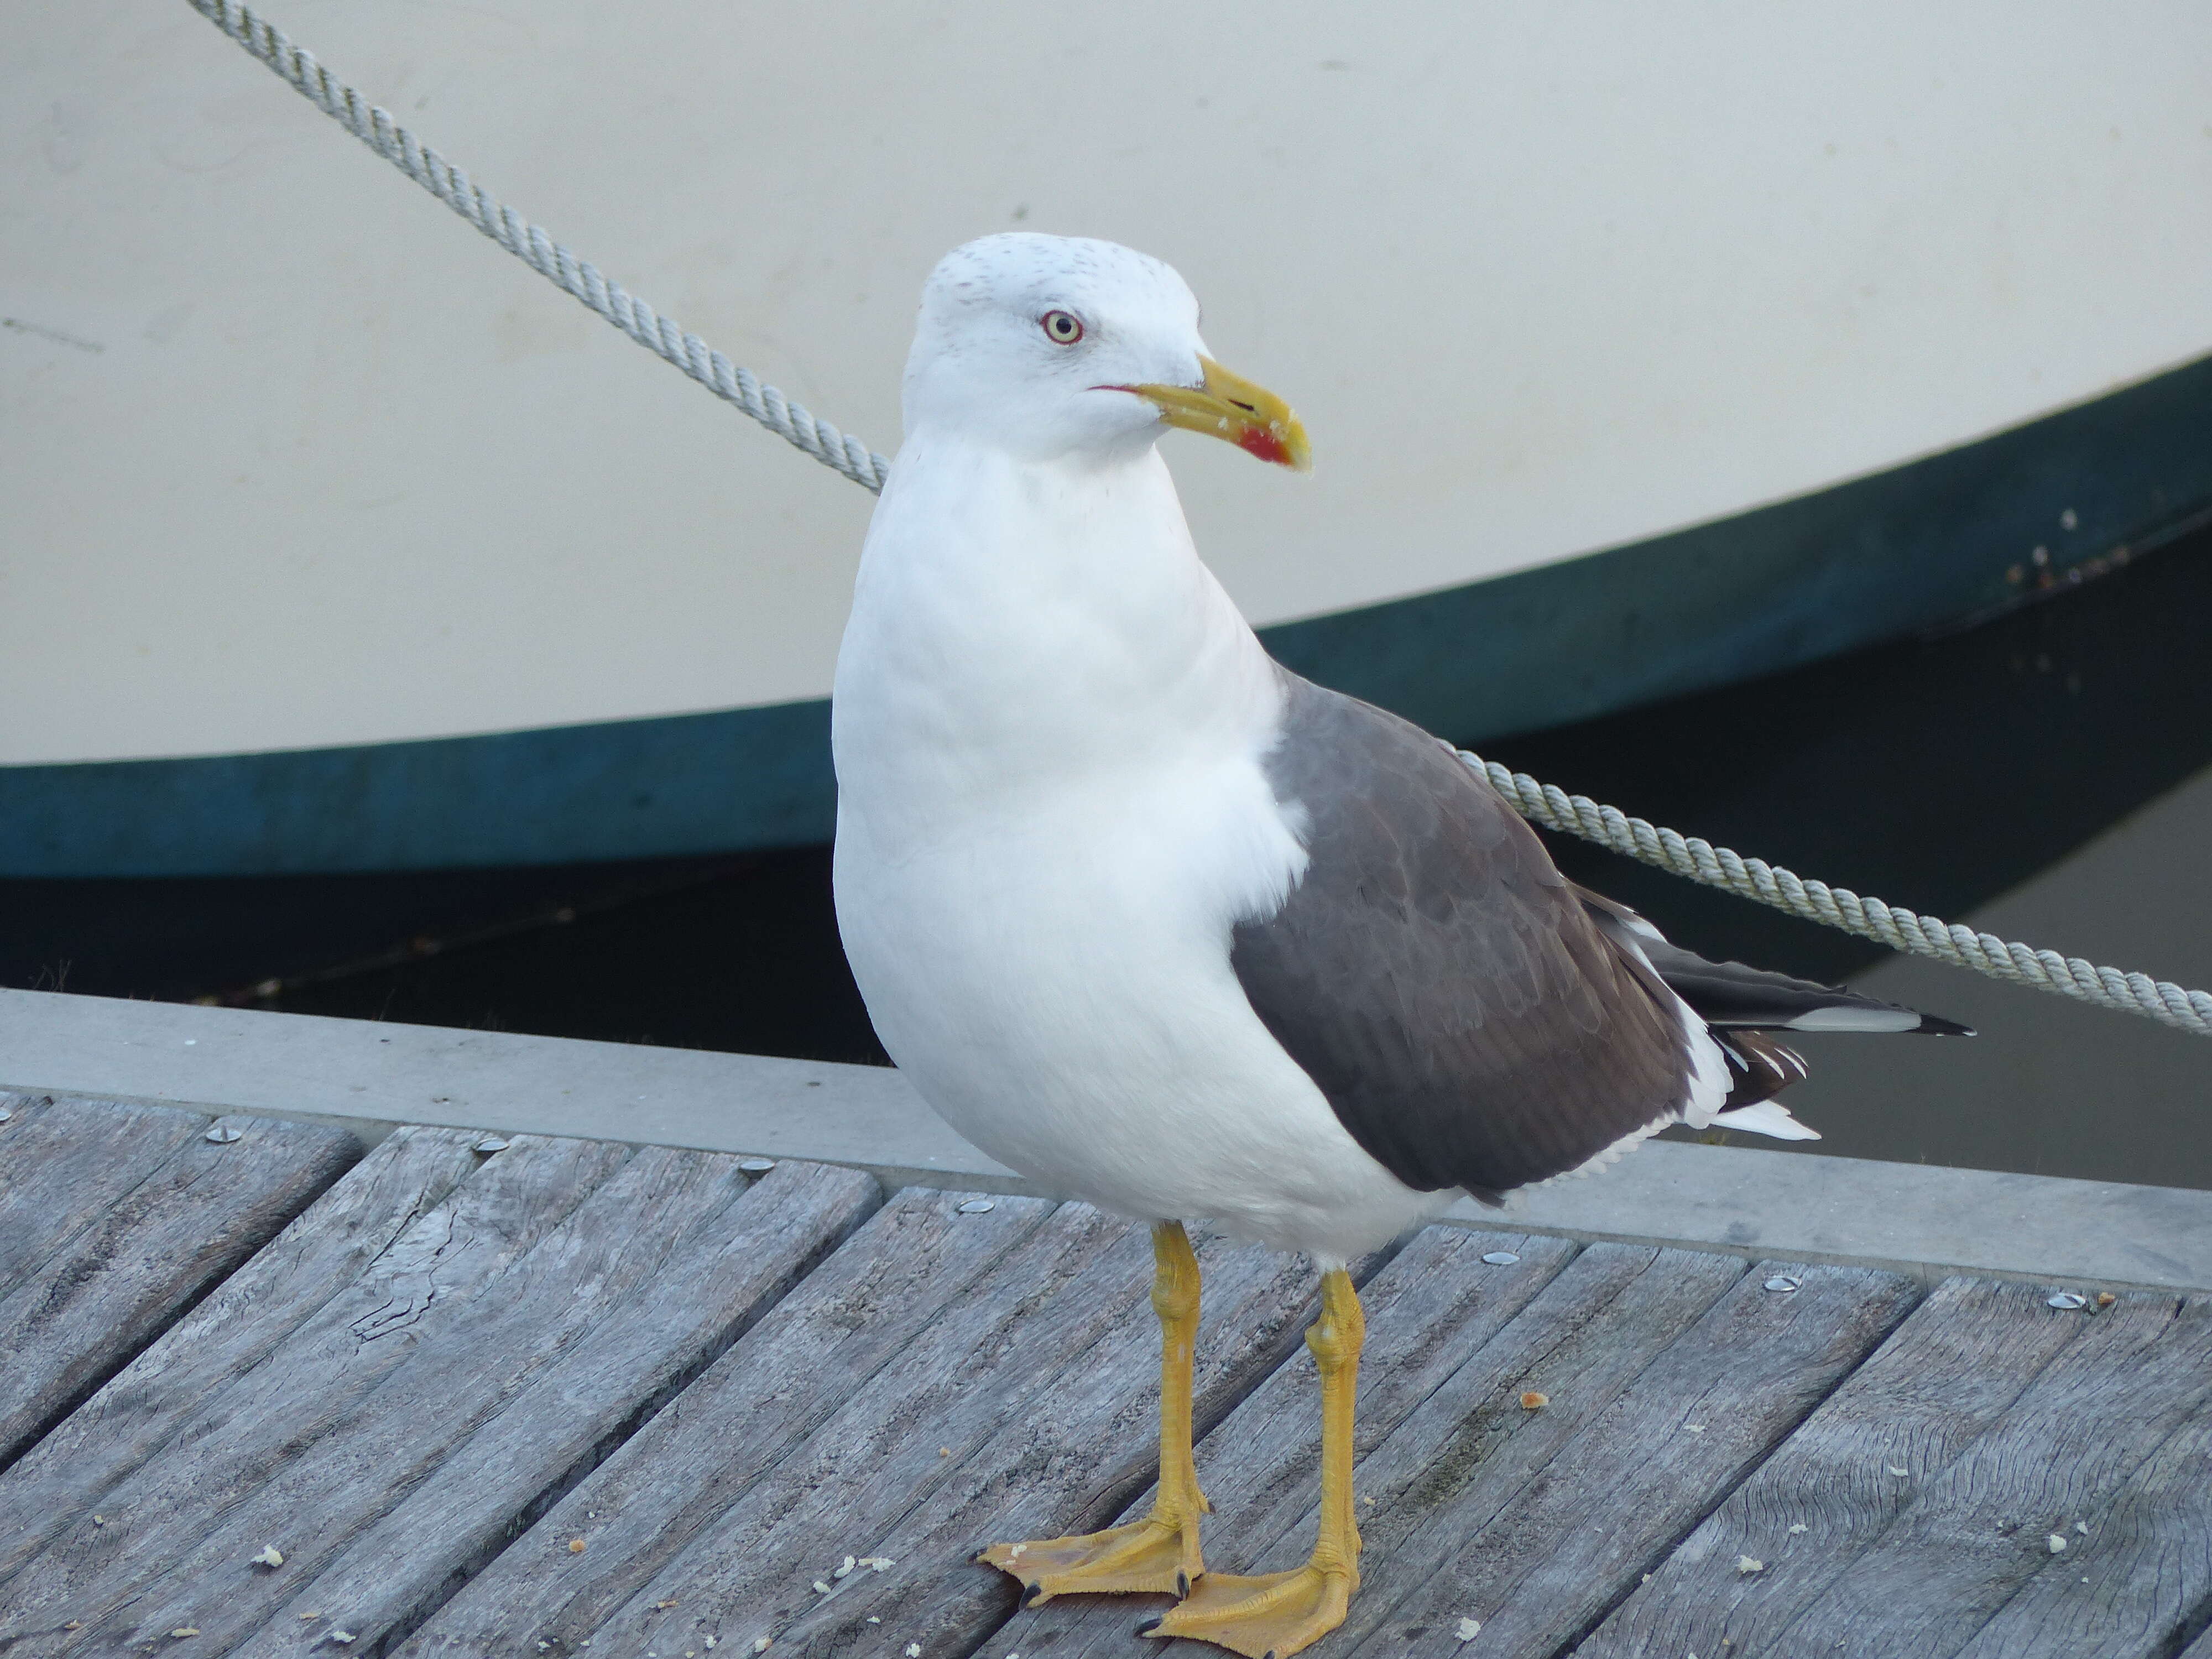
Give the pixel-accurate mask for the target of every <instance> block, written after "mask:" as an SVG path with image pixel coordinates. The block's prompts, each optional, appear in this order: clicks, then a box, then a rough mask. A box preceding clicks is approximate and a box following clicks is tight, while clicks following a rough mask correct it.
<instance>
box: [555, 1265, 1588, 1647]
mask: <svg viewBox="0 0 2212 1659" xmlns="http://www.w3.org/2000/svg"><path fill="white" fill-rule="evenodd" d="M1476 1237H1477V1236H1476V1235H1474V1234H1470V1233H1468V1232H1465V1231H1461V1230H1457V1229H1437V1230H1434V1231H1431V1232H1430V1233H1426V1234H1424V1235H1422V1236H1421V1237H1419V1238H1418V1239H1417V1240H1416V1241H1414V1243H1413V1244H1412V1245H1410V1246H1409V1247H1408V1249H1407V1252H1406V1253H1405V1254H1403V1255H1401V1256H1400V1257H1398V1258H1397V1260H1396V1261H1393V1262H1391V1263H1390V1264H1389V1266H1387V1267H1384V1268H1383V1272H1382V1276H1381V1278H1380V1279H1376V1280H1374V1281H1373V1282H1371V1283H1370V1285H1369V1287H1368V1292H1367V1300H1368V1302H1369V1304H1370V1315H1372V1314H1373V1313H1376V1312H1379V1311H1382V1310H1388V1309H1390V1308H1392V1307H1395V1305H1396V1304H1398V1303H1399V1302H1401V1301H1402V1300H1404V1299H1406V1298H1407V1297H1419V1296H1420V1295H1421V1294H1422V1289H1423V1286H1424V1285H1425V1283H1426V1281H1428V1280H1430V1279H1433V1278H1434V1277H1435V1276H1436V1275H1437V1273H1444V1272H1451V1271H1452V1270H1454V1269H1458V1270H1461V1274H1460V1275H1455V1276H1463V1275H1464V1270H1465V1269H1466V1267H1467V1266H1468V1264H1469V1263H1473V1262H1474V1261H1476V1259H1477V1258H1478V1257H1479V1256H1480V1255H1481V1253H1482V1252H1483V1251H1484V1250H1486V1249H1488V1250H1493V1251H1494V1250H1498V1249H1501V1248H1511V1247H1510V1246H1509V1245H1505V1244H1502V1243H1501V1242H1500V1241H1499V1239H1498V1237H1496V1236H1494V1235H1489V1236H1484V1237H1483V1239H1482V1242H1479V1243H1478V1242H1474V1241H1475V1239H1476ZM1521 1243H1522V1241H1519V1240H1515V1241H1513V1244H1516V1245H1518V1244H1521ZM1526 1249H1527V1251H1528V1257H1527V1260H1526V1261H1523V1262H1522V1263H1519V1264H1516V1265H1514V1266H1511V1267H1474V1269H1473V1273H1474V1275H1476V1276H1481V1277H1483V1278H1485V1279H1486V1283H1487V1284H1488V1285H1489V1287H1490V1288H1491V1290H1492V1291H1493V1292H1494V1294H1493V1295H1492V1296H1490V1297H1485V1298H1482V1299H1481V1305H1477V1304H1476V1299H1475V1298H1473V1297H1469V1298H1467V1299H1466V1301H1465V1302H1464V1303H1463V1304H1461V1305H1458V1306H1455V1307H1453V1308H1451V1309H1449V1310H1445V1309H1434V1310H1431V1316H1430V1317H1429V1318H1427V1319H1426V1320H1425V1321H1413V1320H1407V1321H1403V1322H1398V1323H1396V1324H1394V1325H1393V1326H1392V1328H1391V1329H1392V1331H1393V1332H1394V1333H1397V1334H1401V1335H1402V1336H1404V1337H1405V1338H1407V1339H1408V1340H1401V1341H1397V1342H1386V1344H1385V1345H1383V1346H1376V1347H1373V1348H1371V1349H1370V1352H1375V1353H1376V1354H1377V1355H1379V1356H1380V1357H1381V1362H1382V1364H1383V1366H1384V1367H1387V1369H1380V1370H1377V1372H1376V1376H1377V1381H1378V1384H1379V1385H1380V1386H1382V1387H1383V1390H1384V1392H1385V1394H1386V1395H1393V1394H1395V1398H1399V1399H1402V1400H1405V1401H1417V1400H1419V1398H1421V1397H1422V1396H1423V1395H1425V1394H1427V1393H1428V1392H1429V1391H1430V1389H1432V1388H1434V1387H1435V1386H1436V1383H1437V1381H1438V1379H1440V1378H1441V1377H1442V1376H1446V1375H1449V1371H1450V1370H1451V1368H1452V1356H1453V1355H1454V1354H1455V1352H1458V1351H1460V1350H1462V1349H1464V1348H1466V1347H1468V1346H1472V1345H1475V1344H1479V1343H1480V1340H1481V1335H1482V1333H1483V1332H1484V1331H1485V1330H1486V1329H1488V1328H1495V1326H1496V1325H1498V1324H1501V1323H1503V1322H1504V1320H1505V1319H1506V1318H1507V1317H1509V1316H1510V1312H1511V1310H1513V1309H1515V1308H1517V1307H1519V1306H1521V1305H1522V1304H1526V1302H1527V1301H1528V1298H1529V1297H1532V1296H1534V1294H1535V1292H1536V1291H1537V1290H1538V1289H1539V1288H1541V1285H1543V1284H1544V1283H1545V1281H1546V1280H1547V1279H1549V1278H1550V1277H1551V1276H1552V1275H1553V1273H1556V1272H1558V1271H1559V1268H1560V1267H1562V1266H1564V1265H1565V1262H1566V1261H1568V1260H1569V1259H1571V1256H1572V1255H1573V1254H1574V1251H1573V1247H1572V1246H1571V1245H1570V1244H1568V1243H1566V1242H1565V1241H1564V1240H1556V1239H1555V1240H1541V1241H1528V1242H1527V1243H1526ZM1200 1261H1201V1266H1202V1267H1205V1269H1206V1288H1205V1294H1204V1297H1203V1298H1202V1301H1203V1319H1202V1322H1201V1330H1200V1345H1199V1353H1198V1367H1197V1376H1196V1379H1195V1386H1194V1390H1193V1392H1194V1413H1193V1416H1194V1422H1195V1424H1196V1426H1197V1429H1198V1431H1199V1433H1200V1434H1201V1435H1206V1431H1207V1430H1208V1429H1209V1428H1211V1427H1212V1425H1214V1424H1215V1423H1217V1422H1218V1421H1220V1420H1221V1419H1223V1417H1224V1416H1225V1415H1226V1414H1228V1413H1229V1411H1230V1407H1231V1406H1232V1405H1233V1406H1235V1407H1236V1410H1235V1413H1234V1416H1233V1419H1231V1420H1233V1421H1236V1422H1237V1423H1239V1424H1243V1425H1250V1426H1251V1427H1252V1428H1253V1429H1254V1430H1255V1443H1254V1445H1253V1450H1254V1451H1255V1457H1254V1459H1253V1460H1252V1462H1250V1463H1249V1465H1246V1464H1231V1465H1228V1466H1224V1465H1222V1464H1221V1463H1220V1462H1219V1460H1218V1457H1217V1459H1216V1462H1215V1464H1214V1467H1213V1468H1212V1470H1208V1469H1207V1468H1206V1466H1205V1465H1204V1464H1203V1463H1202V1464H1201V1473H1202V1475H1203V1477H1204V1478H1205V1479H1206V1480H1209V1481H1211V1482H1212V1486H1211V1488H1210V1493H1211V1496H1212V1500H1213V1502H1214V1504H1215V1506H1216V1508H1217V1509H1229V1508H1231V1507H1236V1508H1240V1509H1242V1508H1246V1507H1247V1500H1248V1499H1249V1504H1252V1505H1257V1504H1263V1503H1265V1502H1266V1501H1267V1499H1269V1498H1272V1497H1273V1496H1274V1495H1275V1494H1274V1492H1273V1490H1272V1488H1273V1484H1274V1483H1275V1482H1276V1481H1278V1480H1280V1479H1282V1478H1284V1476H1285V1472H1286V1471H1295V1470H1297V1468H1301V1467H1304V1466H1305V1465H1307V1464H1310V1462H1311V1448H1310V1441H1311V1438H1312V1431H1313V1425H1311V1424H1310V1423H1307V1424H1303V1425H1300V1426H1301V1427H1302V1429H1303V1430H1304V1440H1302V1441H1301V1440H1285V1438H1284V1437H1282V1436H1280V1435H1279V1434H1278V1433H1277V1432H1276V1431H1277V1430H1278V1429H1280V1428H1282V1427H1283V1426H1285V1419H1297V1418H1298V1417H1299V1416H1300V1415H1301V1409H1302V1408H1303V1410H1304V1413H1306V1414H1310V1413H1311V1412H1312V1410H1313V1400H1312V1389H1313V1386H1314V1385H1313V1383H1312V1382H1311V1379H1310V1376H1307V1377H1306V1378H1305V1379H1304V1389H1296V1388H1293V1389H1283V1388H1282V1387H1280V1386H1279V1385H1280V1383H1281V1382H1282V1380H1283V1378H1284V1374H1285V1371H1286V1370H1291V1369H1293V1368H1295V1367H1296V1366H1297V1364H1300V1363H1301V1362H1303V1363H1304V1364H1306V1365H1308V1366H1309V1367H1310V1360H1305V1359H1304V1346H1303V1343H1302V1342H1301V1341H1300V1340H1299V1339H1300V1338H1301V1337H1302V1336H1303V1334H1304V1330H1305V1328H1306V1327H1307V1326H1308V1325H1309V1324H1310V1322H1311V1321H1312V1317H1313V1308H1312V1305H1311V1298H1312V1287H1313V1281H1312V1275H1311V1273H1310V1270H1308V1269H1306V1268H1304V1267H1302V1266H1300V1265H1299V1264H1298V1263H1297V1262H1295V1261H1289V1260H1285V1259H1284V1258H1281V1257H1273V1256H1269V1255H1265V1254H1263V1253H1261V1252H1256V1251H1243V1250H1236V1249H1232V1248H1231V1247H1229V1246H1228V1245H1226V1244H1225V1243H1224V1242H1222V1241H1218V1240H1206V1241H1205V1242H1204V1243H1202V1244H1201V1247H1200ZM1370 1265H1371V1264H1370ZM1355 1276H1356V1277H1357V1276H1362V1273H1361V1270H1360V1269H1358V1268H1355ZM1286 1349H1287V1350H1288V1351H1289V1352H1291V1353H1292V1354H1294V1355H1297V1356H1298V1358H1296V1359H1293V1360H1291V1362H1290V1364H1284V1363H1282V1356H1283V1355H1284V1353H1285V1350H1286ZM1258 1376H1264V1380H1261V1381H1259V1383H1258V1388H1257V1391H1256V1393H1253V1394H1251V1395H1249V1396H1247V1390H1249V1389H1252V1387H1253V1384H1254V1381H1255V1377H1258ZM1158 1378H1159V1339H1158V1331H1157V1328H1156V1325H1155V1322H1154V1320H1153V1316H1152V1310H1151V1309H1150V1307H1149V1305H1148V1304H1146V1303H1142V1302H1140V1303H1139V1304H1138V1305H1137V1306H1136V1307H1135V1308H1134V1309H1133V1310H1132V1313H1131V1315H1130V1316H1129V1317H1128V1318H1127V1320H1125V1321H1124V1322H1122V1323H1121V1324H1120V1325H1117V1326H1116V1327H1115V1328H1114V1329H1113V1330H1111V1331H1109V1332H1108V1333H1107V1334H1105V1335H1103V1337H1102V1338H1101V1339H1100V1340H1099V1342H1098V1343H1097V1346H1095V1347H1094V1348H1093V1349H1092V1350H1091V1352H1089V1353H1086V1354H1085V1355H1084V1356H1083V1357H1081V1358H1079V1359H1078V1360H1077V1361H1075V1362H1074V1363H1073V1364H1071V1365H1070V1366H1069V1367H1068V1368H1067V1370H1066V1371H1065V1372H1064V1373H1063V1374H1062V1375H1061V1376H1060V1377H1059V1378H1058V1379H1057V1380H1055V1381H1054V1382H1053V1383H1051V1384H1050V1385H1049V1386H1048V1388H1047V1389H1044V1390H1043V1391H1042V1393H1041V1395H1039V1397H1038V1399H1037V1400H1036V1403H1035V1404H1033V1405H1032V1406H1031V1407H1029V1408H1028V1409H1026V1410H1024V1411H1021V1412H1018V1413H1012V1414H1011V1415H1010V1416H1009V1417H1008V1418H1007V1419H1006V1421H1005V1423H1004V1424H1003V1425H1001V1426H1000V1428H999V1429H998V1430H997V1431H996V1432H995V1433H994V1435H993V1437H992V1438H991V1440H990V1441H989V1442H988V1443H986V1444H985V1445H984V1446H983V1447H982V1448H981V1449H979V1450H978V1452H977V1453H976V1454H975V1455H974V1456H972V1457H970V1458H969V1460H968V1461H967V1462H966V1463H965V1464H964V1465H963V1468H961V1469H960V1470H959V1471H957V1473H955V1474H952V1475H951V1476H950V1477H949V1478H948V1480H947V1481H946V1482H945V1485H944V1486H941V1487H939V1489H938V1491H937V1492H935V1493H934V1494H933V1496H932V1497H931V1498H930V1499H929V1500H928V1501H927V1503H925V1504H919V1505H917V1506H916V1508H915V1510H914V1511H913V1512H912V1513H911V1514H910V1515H909V1516H906V1517H904V1518H903V1519H902V1521H901V1522H900V1523H899V1524H898V1525H897V1526H896V1528H893V1529H892V1530H891V1531H890V1532H889V1533H887V1534H884V1535H882V1536H880V1537H878V1538H876V1539H874V1540H873V1541H872V1542H871V1543H870V1544H869V1546H868V1547H867V1548H866V1550H865V1551H864V1552H863V1553H868V1554H872V1555H874V1556H876V1557H878V1558H881V1557H889V1558H891V1559H893V1560H894V1561H895V1562H896V1565H895V1566H894V1567H892V1568H891V1569H890V1570H889V1571H885V1572H883V1573H880V1574H870V1575H868V1576H866V1577H860V1578H858V1579H855V1580H854V1581H853V1582H851V1583H845V1584H842V1585H840V1586H838V1587H837V1589H836V1594H834V1595H831V1596H829V1597H827V1598H823V1599H821V1601H820V1604H819V1605H818V1606H817V1607H812V1608H811V1609H807V1608H804V1607H803V1606H802V1610H801V1611H800V1612H799V1615H798V1617H797V1618H796V1619H795V1620H793V1622H792V1623H791V1624H789V1625H788V1626H785V1627H783V1629H782V1630H781V1633H780V1634H778V1635H777V1636H776V1638H775V1644H776V1649H777V1650H778V1651H779V1652H783V1653H788V1654H791V1655H793V1656H799V1655H805V1656H809V1659H831V1656H836V1655H841V1654H857V1653H869V1652H874V1651H878V1650H880V1649H881V1648H882V1646H883V1644H884V1642H885V1641H886V1640H888V1639H890V1638H889V1637H887V1635H886V1632H896V1640H897V1644H898V1645H899V1646H900V1647H901V1648H903V1646H904V1644H906V1643H908V1642H915V1643H918V1644H921V1647H922V1649H923V1650H924V1651H925V1652H966V1651H968V1650H971V1649H972V1648H973V1647H974V1646H975V1643H976V1642H977V1641H978V1640H980V1639H981V1638H983V1637H984V1636H985V1635H987V1633H989V1632H991V1631H992V1630H994V1628H996V1627H997V1626H999V1625H1000V1624H1002V1623H1003V1622H1004V1621H1005V1620H1006V1616H1007V1614H1008V1613H1010V1612H1012V1607H1013V1604H1014V1596H1015V1593H1016V1592H1015V1589H1014V1585H1013V1583H1012V1580H1010V1579H1008V1578H1007V1577H1006V1576H1005V1575H1004V1574H1001V1573H999V1572H995V1571H990V1570H988V1569H985V1568H978V1567H975V1566H972V1565H967V1562H966V1558H967V1557H968V1555H969V1553H971V1552H972V1551H973V1550H974V1548H975V1546H976V1544H977V1543H978V1542H979V1541H986V1540H1001V1539H1015V1538H1034V1537H1039V1536H1053V1535H1056V1534H1060V1533H1063V1532H1068V1531H1082V1530H1085V1529H1088V1528H1094V1527H1100V1526H1104V1525H1106V1524H1108V1523H1109V1522H1112V1521H1113V1520H1114V1519H1115V1516H1117V1515H1118V1514H1121V1513H1122V1512H1123V1511H1124V1510H1131V1511H1137V1512H1141V1511H1142V1510H1145V1509H1146V1508H1148V1507H1149V1505H1150V1503H1151V1481H1152V1475H1153V1473H1154V1468H1155V1464H1156V1462H1157V1445H1158V1411H1159V1388H1158ZM1240 1397H1242V1403H1241V1404H1239V1403H1238V1401H1239V1398H1240ZM1370 1409H1372V1410H1374V1411H1375V1412H1376V1413H1377V1414H1378V1415H1383V1416H1387V1415H1389V1414H1391V1413H1393V1411H1394V1409H1395V1407H1394V1405H1393V1403H1392V1401H1391V1400H1389V1399H1386V1400H1385V1401H1383V1403H1382V1404H1381V1405H1379V1406H1376V1405H1374V1404H1373V1402H1370ZM1220 1438H1221V1437H1220V1436H1219V1435H1218V1434H1216V1435H1213V1436H1210V1437H1207V1438H1206V1439H1205V1440H1204V1441H1203V1442H1202V1444H1204V1445H1205V1446H1206V1447H1208V1448H1213V1447H1215V1446H1216V1443H1217V1442H1218V1440H1219V1439H1220ZM1217 1475H1218V1478H1216V1477H1217ZM1132 1494H1134V1496H1133V1497H1132ZM1130 1617H1133V1615H1129V1614H1125V1616H1124V1617H1123V1619H1122V1620H1121V1624H1122V1626H1123V1627H1124V1629H1125V1631H1126V1626H1127V1623H1128V1620H1129V1618H1130ZM871 1619H875V1620H879V1621H880V1622H879V1623H878V1624H875V1625H871V1624H870V1623H869V1622H868V1621H869V1620H871ZM662 1633H663V1632H660V1631H659V1629H656V1631H655V1638H656V1641H658V1639H659V1636H660V1635H661V1634H662ZM679 1633H680V1632H679ZM704 1633H705V1632H701V1634H702V1638H703V1634H704ZM714 1633H716V1634H717V1635H719V1627H717V1628H716V1631H715V1632H714ZM756 1639H757V1638H756ZM595 1651H596V1649H595Z"/></svg>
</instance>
